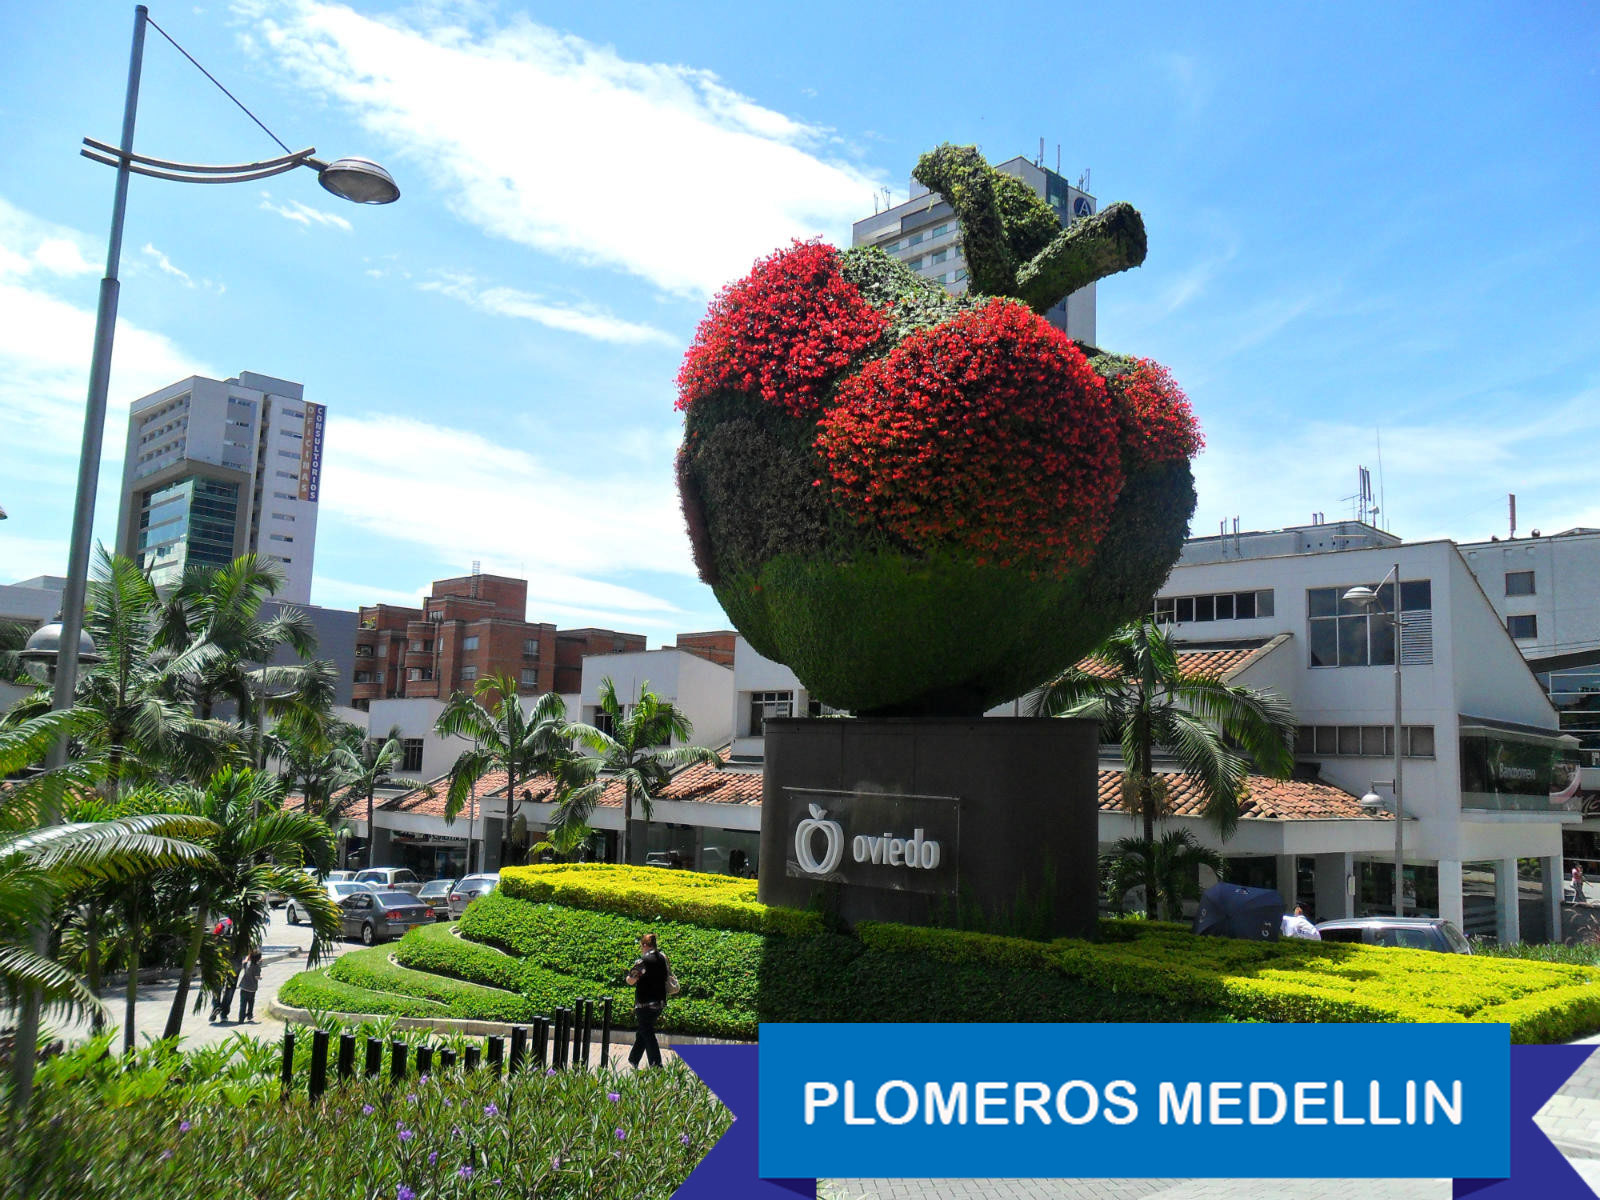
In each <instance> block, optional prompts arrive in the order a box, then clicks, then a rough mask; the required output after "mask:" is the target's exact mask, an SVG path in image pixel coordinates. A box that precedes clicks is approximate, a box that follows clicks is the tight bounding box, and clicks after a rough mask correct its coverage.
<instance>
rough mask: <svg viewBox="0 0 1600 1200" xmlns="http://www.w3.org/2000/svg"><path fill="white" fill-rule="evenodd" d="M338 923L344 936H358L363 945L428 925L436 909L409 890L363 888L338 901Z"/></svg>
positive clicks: (369, 944)
mask: <svg viewBox="0 0 1600 1200" xmlns="http://www.w3.org/2000/svg"><path fill="white" fill-rule="evenodd" d="M339 910H340V912H339V923H340V928H341V930H342V932H343V933H344V935H345V937H358V938H360V939H361V943H362V945H364V946H371V945H373V944H375V943H377V942H383V941H387V940H388V939H390V938H395V937H399V936H401V935H402V934H403V933H405V931H406V930H408V929H414V928H415V927H416V926H418V925H427V924H429V923H430V922H431V921H432V920H433V910H432V909H430V908H429V907H428V906H427V905H426V904H423V903H422V902H421V901H420V900H418V899H417V898H416V897H415V896H413V895H412V894H411V893H410V892H394V891H388V892H374V891H371V890H370V889H365V888H364V889H362V890H361V891H359V892H353V893H351V894H350V895H348V896H346V897H345V898H344V899H343V900H341V901H340V902H339Z"/></svg>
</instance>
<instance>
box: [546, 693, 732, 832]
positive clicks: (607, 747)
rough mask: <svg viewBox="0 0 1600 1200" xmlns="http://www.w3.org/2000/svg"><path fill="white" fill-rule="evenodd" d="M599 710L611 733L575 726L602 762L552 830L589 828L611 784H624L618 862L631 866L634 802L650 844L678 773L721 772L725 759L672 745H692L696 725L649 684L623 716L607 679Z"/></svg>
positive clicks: (570, 792) (571, 790)
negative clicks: (698, 767) (660, 801)
mask: <svg viewBox="0 0 1600 1200" xmlns="http://www.w3.org/2000/svg"><path fill="white" fill-rule="evenodd" d="M600 711H601V712H602V713H604V714H605V717H606V723H607V724H608V725H610V727H611V729H610V732H606V731H605V730H602V729H598V728H596V727H594V726H592V725H574V726H573V727H572V728H573V731H574V733H575V734H576V735H577V737H578V739H579V740H580V741H582V742H584V743H585V744H586V745H587V746H589V748H590V749H592V750H594V751H595V753H596V754H597V755H598V756H599V757H598V758H597V759H596V760H593V767H592V769H591V770H590V771H589V772H588V778H587V781H585V782H583V783H581V784H575V785H572V786H569V787H568V788H567V789H566V796H565V798H564V799H562V800H561V801H560V803H559V804H558V806H557V808H556V812H555V817H554V821H553V826H554V828H555V830H557V831H564V830H566V829H567V828H568V827H569V826H573V825H584V824H587V823H588V820H589V816H590V814H591V813H592V812H593V811H594V807H595V805H596V804H598V803H599V802H600V796H601V794H602V793H603V792H604V791H605V788H606V785H607V784H608V783H609V782H610V780H612V779H620V780H622V844H621V847H620V853H619V855H618V857H619V858H620V859H621V860H622V861H623V862H624V863H627V862H631V861H632V857H631V850H632V847H630V846H629V825H630V824H631V822H632V821H633V805H634V801H635V800H637V801H638V802H639V805H640V807H641V808H642V809H643V811H644V819H645V829H646V843H647V844H648V841H649V833H648V831H649V822H650V818H651V815H652V811H653V808H654V800H655V793H656V792H658V791H660V790H661V789H662V788H663V787H665V786H666V785H667V783H668V781H670V780H671V778H672V774H673V771H674V770H675V769H677V768H680V767H687V766H691V765H693V764H695V763H705V764H707V765H708V766H711V767H713V768H716V769H721V767H722V757H721V756H720V755H719V754H718V753H717V752H716V751H715V750H710V749H707V748H706V747H704V746H689V745H679V746H674V745H672V743H673V741H675V740H676V741H679V742H687V741H688V740H689V739H690V738H691V737H693V736H694V726H693V724H691V723H690V721H689V718H688V717H686V716H684V714H683V712H682V711H681V710H680V709H679V708H678V707H677V706H676V705H674V704H673V703H671V702H670V701H667V700H663V699H662V698H661V697H660V696H657V695H656V694H655V693H654V692H652V691H651V690H650V685H649V684H648V683H641V684H640V685H639V699H638V701H637V702H636V703H634V704H631V705H629V706H628V707H627V709H626V711H624V709H623V705H622V702H621V701H620V700H618V699H617V689H616V685H615V684H613V683H612V682H611V679H610V678H609V677H607V678H605V679H602V680H601V681H600Z"/></svg>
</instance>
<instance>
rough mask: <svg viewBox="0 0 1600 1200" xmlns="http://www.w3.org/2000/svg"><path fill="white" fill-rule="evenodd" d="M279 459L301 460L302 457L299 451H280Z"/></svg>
mask: <svg viewBox="0 0 1600 1200" xmlns="http://www.w3.org/2000/svg"><path fill="white" fill-rule="evenodd" d="M278 457H279V458H299V457H300V451H298V450H279V451H278Z"/></svg>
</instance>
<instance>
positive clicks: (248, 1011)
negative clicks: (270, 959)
mask: <svg viewBox="0 0 1600 1200" xmlns="http://www.w3.org/2000/svg"><path fill="white" fill-rule="evenodd" d="M260 987H261V951H259V950H252V951H250V961H249V962H247V963H245V965H244V969H243V970H242V971H240V972H239V1023H240V1024H241V1025H242V1024H244V1023H245V1022H246V1021H249V1022H250V1023H251V1024H254V1023H255V1019H256V991H257V989H259V988H260Z"/></svg>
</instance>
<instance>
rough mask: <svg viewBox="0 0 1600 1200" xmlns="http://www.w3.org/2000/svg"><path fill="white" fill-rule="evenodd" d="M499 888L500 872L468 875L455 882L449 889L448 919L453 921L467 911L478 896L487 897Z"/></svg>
mask: <svg viewBox="0 0 1600 1200" xmlns="http://www.w3.org/2000/svg"><path fill="white" fill-rule="evenodd" d="M499 886H500V872H499V871H491V872H489V873H488V874H486V875H468V876H466V877H465V878H463V879H458V880H456V885H455V887H453V888H451V889H450V919H451V920H455V919H456V918H458V917H459V916H461V914H462V913H464V912H466V911H467V905H469V904H471V903H472V902H473V901H474V900H476V899H477V898H478V897H479V896H487V895H488V894H489V893H490V892H492V891H494V889H495V888H497V887H499Z"/></svg>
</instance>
